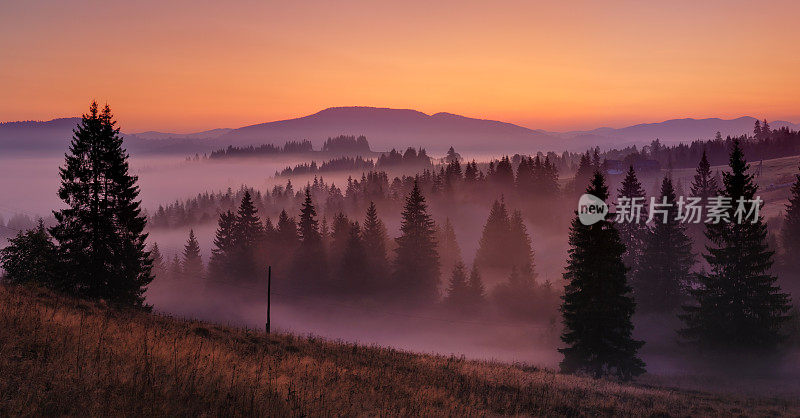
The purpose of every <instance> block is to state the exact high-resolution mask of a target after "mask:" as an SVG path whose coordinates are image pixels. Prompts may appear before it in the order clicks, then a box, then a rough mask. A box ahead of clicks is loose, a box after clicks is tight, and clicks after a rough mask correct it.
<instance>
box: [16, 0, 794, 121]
mask: <svg viewBox="0 0 800 418" xmlns="http://www.w3.org/2000/svg"><path fill="white" fill-rule="evenodd" d="M91 99H97V100H99V101H101V102H108V103H109V104H111V106H112V108H113V109H114V112H115V113H116V115H117V117H118V119H119V120H120V121H121V124H122V127H123V130H124V131H128V132H133V131H141V130H161V131H173V132H188V131H198V130H204V129H211V128H218V127H239V126H243V125H248V124H253V123H260V122H267V121H272V120H278V119H286V118H292V117H297V116H303V115H306V114H309V113H313V112H316V111H319V110H321V109H323V108H326V107H330V106H350V105H361V106H379V107H397V108H413V109H417V110H420V111H423V112H426V113H435V112H440V111H446V112H452V113H458V114H462V115H466V116H471V117H479V118H488V119H498V120H504V121H509V122H513V123H518V124H521V125H523V126H527V127H530V128H542V129H550V130H567V129H584V128H594V127H598V126H623V125H628V124H633V123H640V122H658V121H662V120H665V119H671V118H679V117H738V116H742V115H751V116H757V117H766V118H768V119H771V120H774V119H786V120H790V121H793V122H800V2H797V1H788V0H787V1H766V2H756V1H736V0H732V1H702V0H693V1H673V2H655V1H596V0H594V1H549V2H532V1H527V2H515V1H496V2H488V1H481V2H469V1H452V2H451V1H430V0H428V1H403V2H392V3H389V2H378V1H348V0H343V1H297V2H289V1H281V2H265V1H227V2H219V3H217V2H205V1H103V2H101V1H52V2H50V1H18V2H12V1H8V2H5V1H4V2H2V3H1V4H0V120H2V121H9V120H29V119H37V120H39V119H51V118H54V117H63V116H76V115H78V114H80V113H81V112H83V111H85V109H86V108H87V105H88V103H89V101H90V100H91Z"/></svg>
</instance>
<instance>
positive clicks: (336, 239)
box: [328, 212, 353, 266]
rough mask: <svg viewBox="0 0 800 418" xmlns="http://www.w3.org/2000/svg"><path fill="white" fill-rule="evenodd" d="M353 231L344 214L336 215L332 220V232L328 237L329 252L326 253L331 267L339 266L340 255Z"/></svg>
mask: <svg viewBox="0 0 800 418" xmlns="http://www.w3.org/2000/svg"><path fill="white" fill-rule="evenodd" d="M352 229H353V226H352V223H351V222H350V219H348V218H347V216H345V214H344V213H341V212H340V213H338V214H336V216H335V217H334V218H333V230H332V231H331V237H330V252H329V253H328V255H329V258H330V261H331V265H334V266H338V265H339V264H341V260H342V254H343V253H344V248H345V246H346V245H347V241H348V240H349V239H350V232H351V230H352Z"/></svg>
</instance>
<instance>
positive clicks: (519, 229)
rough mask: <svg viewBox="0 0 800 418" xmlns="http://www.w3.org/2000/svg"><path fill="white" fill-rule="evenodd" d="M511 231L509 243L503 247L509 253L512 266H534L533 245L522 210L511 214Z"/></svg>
mask: <svg viewBox="0 0 800 418" xmlns="http://www.w3.org/2000/svg"><path fill="white" fill-rule="evenodd" d="M509 224H510V225H509V226H510V233H509V237H508V240H507V245H506V246H505V247H504V248H503V249H504V250H505V251H507V252H508V254H509V261H510V263H511V265H512V266H520V267H522V266H526V265H530V266H533V246H532V245H531V237H530V235H528V228H527V227H526V226H525V221H524V220H523V219H522V212H520V211H519V210H515V211H514V213H513V215H512V216H511V221H510V223H509Z"/></svg>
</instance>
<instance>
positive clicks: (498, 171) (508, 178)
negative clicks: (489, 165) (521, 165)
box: [490, 156, 514, 190]
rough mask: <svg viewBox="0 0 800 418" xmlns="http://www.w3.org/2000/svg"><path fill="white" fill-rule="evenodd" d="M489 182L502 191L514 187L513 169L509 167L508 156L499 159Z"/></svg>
mask: <svg viewBox="0 0 800 418" xmlns="http://www.w3.org/2000/svg"><path fill="white" fill-rule="evenodd" d="M490 180H491V182H492V183H494V184H495V186H498V187H500V188H501V189H502V190H511V189H512V188H513V187H514V167H512V166H511V160H510V159H509V158H508V156H505V157H503V158H501V159H500V161H499V162H498V163H497V165H496V166H495V170H494V172H493V173H492V176H491V178H490Z"/></svg>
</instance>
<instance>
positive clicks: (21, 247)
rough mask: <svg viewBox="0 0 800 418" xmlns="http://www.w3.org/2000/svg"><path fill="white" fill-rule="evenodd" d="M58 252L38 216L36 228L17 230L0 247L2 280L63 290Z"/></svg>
mask: <svg viewBox="0 0 800 418" xmlns="http://www.w3.org/2000/svg"><path fill="white" fill-rule="evenodd" d="M57 259H58V252H57V249H56V246H55V244H53V241H52V240H51V239H50V235H48V233H47V231H46V230H45V228H44V223H43V222H42V220H41V219H39V225H38V226H37V227H36V228H35V229H30V230H27V231H25V232H21V231H20V232H18V233H17V235H16V237H14V238H9V239H8V246H6V247H5V248H3V249H0V266H2V268H3V271H4V274H3V275H2V278H3V280H5V281H7V282H9V283H14V284H22V283H36V284H39V285H41V286H45V287H48V288H51V289H56V290H63V289H62V286H63V285H64V284H63V283H62V282H61V281H60V280H59V275H58V274H57V273H58V265H57V263H56V260H57Z"/></svg>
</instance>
